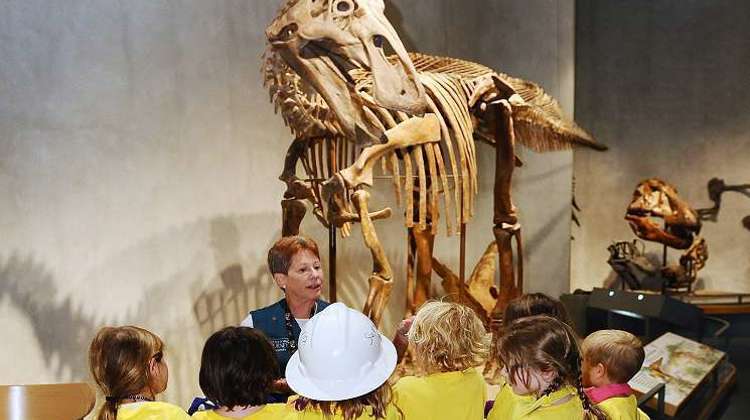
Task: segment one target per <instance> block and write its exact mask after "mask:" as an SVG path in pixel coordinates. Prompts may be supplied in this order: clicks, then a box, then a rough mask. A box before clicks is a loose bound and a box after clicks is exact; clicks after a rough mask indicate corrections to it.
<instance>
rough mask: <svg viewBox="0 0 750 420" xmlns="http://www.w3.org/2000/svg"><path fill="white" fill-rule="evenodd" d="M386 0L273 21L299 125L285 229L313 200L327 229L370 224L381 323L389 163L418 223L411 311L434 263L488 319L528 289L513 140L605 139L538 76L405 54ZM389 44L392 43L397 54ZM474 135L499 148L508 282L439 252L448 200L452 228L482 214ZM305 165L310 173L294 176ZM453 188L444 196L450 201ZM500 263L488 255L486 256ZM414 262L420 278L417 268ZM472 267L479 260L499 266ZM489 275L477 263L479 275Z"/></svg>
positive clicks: (295, 9) (327, 5) (276, 67)
mask: <svg viewBox="0 0 750 420" xmlns="http://www.w3.org/2000/svg"><path fill="white" fill-rule="evenodd" d="M384 8H385V6H384V3H383V1H382V0H287V1H286V3H285V4H284V5H283V7H282V8H281V10H280V12H279V14H278V16H277V17H276V18H275V19H274V21H273V22H272V23H271V24H270V25H269V26H268V28H267V29H266V35H267V38H268V41H269V48H268V49H267V51H266V53H265V54H264V64H263V69H262V72H263V76H264V80H265V85H266V87H267V88H268V89H269V91H270V95H271V101H272V102H273V103H274V105H275V107H276V110H277V112H280V113H281V115H282V117H283V119H284V121H285V123H286V124H287V126H289V127H290V129H291V131H292V134H293V135H294V141H293V142H292V144H291V146H290V147H289V149H288V152H287V156H286V159H285V163H284V170H283V172H282V175H281V176H280V179H281V180H282V181H283V182H285V183H286V185H287V190H286V192H285V194H284V199H283V201H282V209H283V218H284V220H283V223H284V226H283V234H284V235H292V234H296V233H297V232H298V231H299V225H300V223H301V220H302V218H303V217H304V216H305V213H306V211H307V208H306V204H305V202H310V203H311V204H312V208H313V214H314V215H315V216H316V217H317V219H318V220H319V221H320V222H321V223H322V224H323V225H324V226H326V227H337V228H340V229H341V233H342V235H344V236H347V235H348V234H349V233H350V232H351V228H352V224H353V223H360V225H361V228H362V233H363V236H364V240H365V244H366V246H367V247H368V248H369V249H370V250H371V253H372V256H373V263H374V268H373V273H372V274H371V275H370V278H369V283H370V292H369V294H368V297H367V302H366V304H365V308H364V312H365V313H366V314H367V315H368V316H370V317H371V318H372V319H373V321H374V322H375V323H376V324H377V323H378V322H379V320H380V317H381V315H382V311H383V309H384V307H385V305H386V302H387V300H388V297H389V295H390V290H391V287H392V281H393V273H392V270H391V267H390V264H389V262H388V260H387V258H386V256H385V253H384V251H383V248H382V246H381V244H380V242H379V240H378V237H377V234H376V229H375V226H374V223H373V222H374V221H376V220H378V219H383V218H387V217H390V215H391V210H390V209H389V208H386V209H382V210H378V211H372V212H371V211H370V209H369V206H368V203H369V192H368V191H367V189H368V188H369V187H372V185H373V171H374V167H375V165H376V163H377V162H378V161H380V162H381V164H382V167H383V169H384V171H386V172H388V173H390V174H391V175H392V183H393V186H394V189H395V192H396V199H397V202H398V204H399V205H403V207H404V208H405V214H406V219H405V224H406V227H407V228H408V230H409V238H410V241H409V242H410V247H409V252H410V253H409V255H410V258H409V268H410V269H409V272H408V274H407V281H408V284H407V290H408V295H409V296H408V297H407V299H408V308H407V309H408V310H411V311H413V310H414V309H415V308H416V307H418V306H419V305H420V304H421V303H422V302H424V300H426V299H427V298H428V291H429V283H430V277H431V274H432V271H433V268H435V270H436V271H438V273H439V274H442V277H443V278H444V279H445V281H444V286H445V288H446V290H454V291H456V292H457V293H458V294H459V296H469V297H472V296H473V297H474V299H473V302H475V303H477V305H475V306H476V307H477V308H480V307H481V308H483V309H482V310H483V311H484V312H485V315H486V317H485V318H488V319H489V318H498V317H499V316H500V314H501V313H502V311H503V310H504V307H505V305H506V304H507V301H508V300H510V299H512V298H513V297H515V296H517V295H518V294H520V293H521V284H522V278H521V277H522V274H521V267H520V265H519V266H514V255H513V246H512V244H513V241H514V240H515V243H516V247H517V250H518V255H516V257H515V261H517V264H520V262H521V261H522V255H521V226H520V224H519V223H518V218H517V215H516V208H515V207H514V206H513V203H512V201H511V194H510V187H511V178H512V174H513V170H514V168H515V167H516V166H520V161H519V160H518V158H517V157H516V155H515V144H516V141H518V142H520V143H521V144H523V145H525V146H527V147H530V148H531V149H533V150H536V151H547V150H561V149H568V148H570V147H571V146H572V145H575V144H579V145H584V146H589V147H593V148H597V149H603V146H601V145H599V144H598V143H596V142H595V141H594V140H593V139H592V138H591V136H589V135H588V134H587V133H586V132H585V131H584V130H582V129H581V128H580V127H578V126H577V125H576V124H575V123H574V122H572V121H570V120H568V119H566V118H565V117H563V115H562V112H561V109H560V107H559V105H558V104H557V102H556V101H555V100H554V99H553V98H551V97H550V96H548V95H547V94H545V93H544V91H543V90H542V89H541V88H540V87H539V86H537V85H536V84H534V83H531V82H527V81H524V80H521V79H517V78H513V77H510V76H508V75H505V74H502V73H496V72H494V71H493V70H491V69H489V68H487V67H485V66H482V65H479V64H475V63H471V62H468V61H463V60H458V59H453V58H444V57H433V56H428V55H423V54H417V53H408V52H407V51H406V49H405V48H404V46H403V44H402V42H401V40H400V39H399V37H398V34H397V33H396V31H395V29H394V28H393V27H392V26H391V24H390V23H389V22H388V20H387V19H386V17H385V15H384ZM386 50H390V51H392V52H393V54H390V55H388V54H386V53H385V51H386ZM475 139H477V140H481V141H484V142H487V143H489V144H490V145H492V146H494V148H495V151H496V173H495V193H494V197H495V209H494V223H495V227H494V229H493V231H494V235H495V242H496V245H494V244H493V245H491V246H490V247H488V251H487V253H486V254H485V257H484V260H487V258H490V259H492V258H493V255H496V254H497V255H499V261H500V277H501V283H500V288H499V290H498V289H497V288H496V287H495V286H494V284H492V283H494V282H489V283H488V282H476V283H475V284H474V286H477V285H481V287H479V289H482V290H477V287H472V284H471V282H470V284H460V282H459V281H458V280H457V278H456V276H455V275H452V273H450V270H448V269H447V268H446V267H445V266H443V265H442V264H440V262H439V261H437V260H435V259H434V258H433V256H432V247H433V244H434V236H435V234H436V233H437V230H438V220H439V216H440V207H441V206H440V204H441V201H442V212H443V214H444V219H445V222H446V230H447V233H448V235H451V234H454V233H456V232H457V231H460V229H461V227H462V226H463V225H464V224H465V223H466V222H467V221H468V220H469V219H470V218H471V217H472V215H473V211H474V210H473V208H474V203H475V198H476V197H475V196H476V193H477V191H478V187H477V164H476V149H475ZM298 163H301V164H302V166H303V168H304V172H305V174H306V176H305V177H302V178H299V177H297V173H296V171H297V166H298ZM441 197H442V200H441ZM480 265H482V266H484V267H490V266H492V264H489V263H487V261H484V263H483V264H480ZM415 267H416V283H415V278H414V268H415ZM492 267H493V268H492V270H489V269H487V270H479V271H477V270H475V272H482V273H485V274H484V275H485V276H488V275H489V276H490V277H489V278H490V279H492V276H491V274H486V273H488V272H494V266H492ZM477 275H479V274H477Z"/></svg>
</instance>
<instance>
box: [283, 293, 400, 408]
mask: <svg viewBox="0 0 750 420" xmlns="http://www.w3.org/2000/svg"><path fill="white" fill-rule="evenodd" d="M297 348H298V349H297V351H296V352H295V353H294V354H293V355H292V357H291V359H289V363H288V364H287V365H286V381H287V383H288V384H289V387H291V388H292V390H294V392H296V393H297V394H299V395H301V396H303V397H307V398H310V399H312V400H317V401H343V400H348V399H351V398H355V397H359V396H362V395H365V394H367V393H369V392H371V391H373V390H375V389H377V388H378V387H379V386H380V385H382V384H383V383H384V382H385V381H386V380H388V378H389V377H390V376H391V373H393V370H394V369H395V368H396V348H395V347H394V346H393V343H391V341H390V340H388V338H386V337H385V336H384V335H383V334H381V333H380V332H379V331H378V329H377V328H375V325H374V324H373V323H372V321H370V319H369V318H367V317H366V316H365V315H364V314H363V313H361V312H359V311H355V310H354V309H350V308H347V307H346V305H344V304H343V303H334V304H332V305H330V306H328V307H327V308H325V309H324V310H322V311H320V312H318V313H317V314H316V315H315V316H313V317H312V318H310V321H308V322H307V324H306V325H305V327H304V328H303V329H302V332H301V333H300V335H299V344H298V346H297Z"/></svg>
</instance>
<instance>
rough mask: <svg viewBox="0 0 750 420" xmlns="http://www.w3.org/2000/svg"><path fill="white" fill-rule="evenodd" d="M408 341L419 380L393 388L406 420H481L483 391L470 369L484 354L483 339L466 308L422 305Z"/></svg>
mask: <svg viewBox="0 0 750 420" xmlns="http://www.w3.org/2000/svg"><path fill="white" fill-rule="evenodd" d="M408 339H409V342H411V343H412V344H413V345H414V359H415V363H416V365H417V367H418V368H419V369H420V370H421V371H422V373H423V374H422V375H421V376H416V377H415V376H406V377H403V378H401V379H400V380H399V381H398V382H397V383H396V385H395V386H394V392H395V403H396V405H397V406H398V407H399V408H400V409H401V410H402V411H403V413H404V415H405V417H406V419H451V420H464V419H466V420H473V419H477V420H481V419H483V418H484V403H485V400H486V397H487V387H486V385H485V382H484V378H483V377H482V375H481V374H480V373H479V372H478V371H477V369H476V367H477V366H480V365H481V364H482V363H484V361H485V359H486V357H487V354H488V353H489V344H490V343H489V341H490V337H489V334H487V332H486V331H485V329H484V325H482V321H481V320H480V319H479V317H477V315H476V314H475V313H474V311H473V310H471V309H470V308H468V307H466V306H463V305H459V304H457V303H448V302H427V303H425V304H424V305H423V306H422V307H421V308H420V309H419V311H418V312H417V315H416V317H415V318H414V321H413V323H412V324H411V328H410V329H409V332H408Z"/></svg>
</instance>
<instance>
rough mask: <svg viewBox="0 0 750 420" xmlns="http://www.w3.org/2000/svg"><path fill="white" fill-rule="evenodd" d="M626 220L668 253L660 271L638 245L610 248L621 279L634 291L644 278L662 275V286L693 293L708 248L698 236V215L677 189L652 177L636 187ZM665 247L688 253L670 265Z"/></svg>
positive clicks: (622, 244) (645, 237)
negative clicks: (691, 289)
mask: <svg viewBox="0 0 750 420" xmlns="http://www.w3.org/2000/svg"><path fill="white" fill-rule="evenodd" d="M625 219H626V220H627V221H628V223H629V224H630V228H631V229H632V230H633V233H635V235H636V236H638V237H639V238H641V239H644V240H647V241H652V242H658V243H661V244H664V246H665V254H664V260H663V262H662V264H663V267H660V268H657V267H654V266H652V265H651V264H649V263H648V260H647V259H646V258H645V256H644V253H643V250H642V249H641V250H640V251H638V249H637V247H636V246H635V244H636V243H635V242H634V243H633V244H632V245H630V243H628V242H619V243H616V244H614V245H612V246H610V248H609V251H610V259H609V264H610V265H611V266H612V267H613V269H614V270H615V271H616V272H618V274H619V275H620V277H621V278H623V279H624V281H625V282H626V283H627V284H628V285H629V286H630V287H631V288H640V286H641V285H642V281H641V279H642V278H643V277H644V276H646V275H648V276H652V277H653V276H654V275H659V274H660V275H661V277H663V279H664V284H663V287H666V288H669V289H674V290H680V289H688V290H690V287H691V285H692V284H693V283H694V282H695V280H696V278H697V277H698V271H699V270H701V269H702V268H703V267H704V266H705V265H706V260H708V246H707V245H706V241H705V239H703V237H701V236H700V235H699V234H700V231H701V227H702V224H701V218H700V217H699V212H698V211H696V210H694V209H693V208H692V207H690V205H689V204H688V203H687V202H686V201H684V200H683V199H682V198H680V196H679V194H678V193H677V189H676V188H675V187H673V186H672V185H669V184H668V183H666V182H664V181H662V180H660V179H658V178H650V179H647V180H645V181H642V182H641V183H640V184H638V186H637V187H636V189H635V191H634V192H633V199H632V201H631V203H630V205H629V206H628V209H627V211H626V213H625ZM666 247H671V248H675V249H684V250H685V252H683V254H682V255H681V256H680V259H679V262H678V263H676V264H669V265H668V264H667V261H666V249H667V248H666ZM657 270H658V271H657ZM640 272H642V273H646V274H639V273H640Z"/></svg>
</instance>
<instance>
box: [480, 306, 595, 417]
mask: <svg viewBox="0 0 750 420" xmlns="http://www.w3.org/2000/svg"><path fill="white" fill-rule="evenodd" d="M497 346H498V349H497V353H498V357H499V359H500V363H501V364H502V365H503V375H504V376H505V377H506V381H507V383H508V384H509V385H510V386H511V387H512V389H513V392H514V393H516V394H517V395H528V396H531V397H533V398H532V399H529V400H520V399H518V400H515V403H514V405H513V406H512V407H500V406H498V405H497V404H496V405H495V406H494V407H493V409H492V411H490V413H489V415H488V416H487V419H488V420H501V419H503V420H504V419H510V420H515V419H535V420H545V419H583V418H594V419H602V420H603V419H606V416H605V415H604V413H603V412H602V411H601V410H599V409H598V408H596V407H595V406H594V405H593V404H591V402H590V401H589V399H588V397H587V396H586V393H585V392H584V390H583V384H582V378H581V357H580V350H579V347H578V343H577V341H576V335H575V333H574V332H573V330H572V329H571V328H570V327H569V326H568V325H567V324H565V323H564V322H561V321H559V320H557V319H555V318H551V317H548V316H544V315H537V316H531V317H526V318H521V319H518V320H516V321H514V322H513V323H511V324H510V325H509V326H508V327H507V328H506V329H505V331H504V333H503V335H502V337H500V339H499V340H498V343H497Z"/></svg>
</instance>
